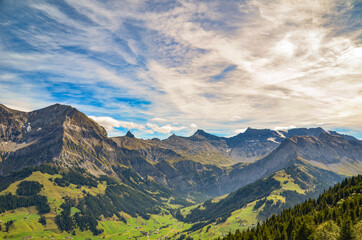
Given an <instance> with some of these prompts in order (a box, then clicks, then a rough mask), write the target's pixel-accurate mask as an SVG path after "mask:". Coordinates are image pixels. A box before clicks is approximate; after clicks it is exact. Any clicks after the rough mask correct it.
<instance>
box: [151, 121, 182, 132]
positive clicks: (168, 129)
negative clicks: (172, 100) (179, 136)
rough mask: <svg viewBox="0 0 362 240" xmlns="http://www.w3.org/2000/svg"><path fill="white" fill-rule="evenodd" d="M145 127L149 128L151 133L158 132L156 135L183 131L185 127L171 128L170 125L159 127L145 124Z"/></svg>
mask: <svg viewBox="0 0 362 240" xmlns="http://www.w3.org/2000/svg"><path fill="white" fill-rule="evenodd" d="M146 126H147V127H148V128H150V129H151V130H152V131H154V132H158V133H172V132H175V131H180V130H182V129H185V127H177V126H172V125H170V124H166V125H163V126H159V125H157V124H154V123H147V124H146Z"/></svg>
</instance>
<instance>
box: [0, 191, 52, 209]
mask: <svg viewBox="0 0 362 240" xmlns="http://www.w3.org/2000/svg"><path fill="white" fill-rule="evenodd" d="M30 206H36V208H37V210H38V212H39V214H44V213H48V212H50V207H49V204H48V200H47V197H45V196H40V195H33V196H16V195H13V194H11V193H8V194H6V195H3V196H0V213H2V212H5V211H7V210H13V209H17V208H20V207H30Z"/></svg>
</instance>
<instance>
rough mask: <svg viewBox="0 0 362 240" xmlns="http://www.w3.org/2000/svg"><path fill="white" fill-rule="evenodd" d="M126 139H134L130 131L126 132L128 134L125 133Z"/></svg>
mask: <svg viewBox="0 0 362 240" xmlns="http://www.w3.org/2000/svg"><path fill="white" fill-rule="evenodd" d="M126 137H129V138H134V137H135V136H134V135H133V133H131V131H128V132H127V133H126Z"/></svg>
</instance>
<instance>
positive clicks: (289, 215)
mask: <svg viewBox="0 0 362 240" xmlns="http://www.w3.org/2000/svg"><path fill="white" fill-rule="evenodd" d="M361 191H362V176H361V175H358V176H355V177H352V178H347V179H345V180H344V181H343V182H342V183H339V184H336V185H335V186H334V187H333V188H330V189H329V190H328V191H325V192H324V193H323V194H322V195H320V196H319V198H318V199H317V200H315V199H309V200H307V201H306V202H304V203H302V204H298V205H296V206H295V207H294V208H292V209H287V210H284V211H282V212H281V214H279V215H277V216H275V215H273V216H272V217H270V218H268V219H267V220H266V221H265V222H264V223H263V224H262V225H260V224H258V225H257V226H256V227H255V228H252V229H248V230H247V231H244V232H240V231H239V230H237V231H236V232H235V233H234V234H232V233H229V235H228V236H226V237H224V238H223V239H225V240H231V239H232V240H240V239H242V240H244V239H245V240H246V239H247V240H249V239H255V240H256V239H283V240H284V239H285V240H290V239H292V240H308V239H334V237H333V236H337V237H338V239H339V240H347V239H348V240H353V239H356V235H355V233H354V230H353V229H354V228H353V226H354V225H356V224H357V223H358V222H359V221H361V219H362V193H361ZM339 229H340V230H339Z"/></svg>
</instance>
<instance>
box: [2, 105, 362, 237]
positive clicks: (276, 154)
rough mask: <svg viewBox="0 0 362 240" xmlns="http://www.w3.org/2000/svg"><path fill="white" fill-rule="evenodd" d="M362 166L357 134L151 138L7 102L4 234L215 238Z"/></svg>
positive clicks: (312, 195) (70, 111)
mask: <svg viewBox="0 0 362 240" xmlns="http://www.w3.org/2000/svg"><path fill="white" fill-rule="evenodd" d="M358 174H362V141H360V140H358V139H356V138H354V137H352V136H348V135H343V134H339V133H337V132H334V131H326V130H324V129H322V128H319V127H318V128H308V129H307V128H294V129H290V130H279V131H276V130H270V129H252V128H248V129H247V130H246V131H245V132H244V133H240V134H238V135H236V136H233V137H229V138H226V137H218V136H215V135H212V134H209V133H206V132H205V131H203V130H197V131H196V132H195V133H194V134H193V135H192V136H190V137H181V136H176V135H172V136H170V137H169V138H167V139H164V140H160V139H157V138H154V139H149V140H145V139H139V138H136V137H135V136H134V135H133V134H132V133H131V132H128V133H127V134H126V136H120V137H108V136H107V132H106V130H105V129H104V128H103V127H102V126H100V125H99V124H97V123H96V122H95V121H93V120H92V119H90V118H88V117H87V116H86V115H85V114H83V113H82V112H80V111H78V110H77V109H75V108H73V107H71V106H66V105H60V104H55V105H52V106H49V107H46V108H44V109H40V110H36V111H32V112H21V111H16V110H13V109H10V108H8V107H6V106H4V105H0V191H1V192H0V227H1V228H0V229H1V230H0V237H1V238H3V239H30V238H33V239H64V238H67V239H215V238H218V237H223V236H226V235H228V234H229V232H232V233H234V232H235V231H236V230H240V231H243V230H247V229H249V230H250V229H256V228H258V229H259V228H262V227H260V225H259V224H261V223H262V222H265V221H266V222H270V217H272V216H273V215H277V214H280V213H282V211H283V210H284V209H288V208H292V207H293V206H295V205H296V204H299V203H302V202H304V201H307V200H308V199H316V198H318V196H319V195H320V194H322V193H323V192H324V191H326V190H328V188H330V187H331V186H333V185H334V184H336V183H339V182H342V180H343V179H345V178H346V177H351V176H355V175H358ZM359 179H360V178H359ZM345 181H346V180H345ZM349 186H351V188H352V187H353V186H355V185H353V184H352V183H349ZM359 186H360V185H359ZM353 189H355V188H353ZM330 191H331V190H330ZM359 191H360V190H359ZM357 192H358V191H357ZM358 193H359V192H358ZM274 217H275V216H274ZM267 219H268V220H267ZM359 221H361V220H359ZM262 226H263V225H262ZM244 235H245V234H244ZM229 236H231V235H229ZM231 237H232V236H231ZM230 239H234V238H230ZM235 239H236V238H235ZM253 239H254V238H253ZM266 239H269V238H266Z"/></svg>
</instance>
